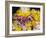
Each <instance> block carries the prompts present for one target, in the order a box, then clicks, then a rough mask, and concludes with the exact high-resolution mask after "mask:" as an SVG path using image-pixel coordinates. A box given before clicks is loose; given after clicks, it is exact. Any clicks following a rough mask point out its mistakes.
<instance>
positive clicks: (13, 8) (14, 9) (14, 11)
mask: <svg viewBox="0 0 46 38" xmlns="http://www.w3.org/2000/svg"><path fill="white" fill-rule="evenodd" d="M18 9H20V7H12V14H14V13H16V11H17V10H18ZM32 9H35V10H39V11H40V8H32V7H31V8H30V10H32Z"/></svg>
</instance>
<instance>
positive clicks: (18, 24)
mask: <svg viewBox="0 0 46 38" xmlns="http://www.w3.org/2000/svg"><path fill="white" fill-rule="evenodd" d="M12 22H13V25H12V28H13V29H12V30H13V31H30V30H34V29H40V28H39V27H37V25H39V26H40V11H39V10H35V9H32V10H27V11H26V12H25V13H23V12H22V11H21V10H17V11H16V13H15V14H14V15H13V17H12Z"/></svg>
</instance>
